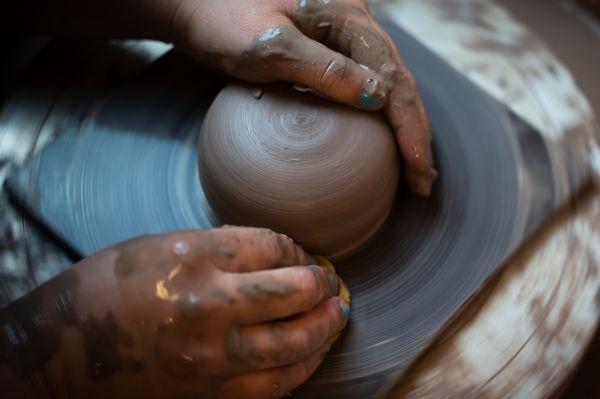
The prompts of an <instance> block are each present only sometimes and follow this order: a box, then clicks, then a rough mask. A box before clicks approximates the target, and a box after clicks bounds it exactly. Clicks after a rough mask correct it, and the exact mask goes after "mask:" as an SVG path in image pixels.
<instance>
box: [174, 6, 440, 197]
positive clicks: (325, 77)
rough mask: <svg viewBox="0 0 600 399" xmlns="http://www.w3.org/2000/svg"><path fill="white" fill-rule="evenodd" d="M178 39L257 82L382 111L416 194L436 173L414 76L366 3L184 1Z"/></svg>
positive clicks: (178, 19) (177, 26) (177, 18)
mask: <svg viewBox="0 0 600 399" xmlns="http://www.w3.org/2000/svg"><path fill="white" fill-rule="evenodd" d="M172 26H173V33H172V37H173V38H174V41H175V42H176V43H178V44H180V45H181V46H182V47H184V48H186V49H187V50H188V51H189V52H190V53H191V54H193V55H194V56H196V58H197V59H198V60H199V61H200V62H203V63H205V64H208V65H210V66H212V67H216V68H218V69H220V70H222V71H225V72H227V73H229V74H231V75H234V76H237V77H239V78H242V79H245V80H249V81H254V82H273V81H277V80H282V81H288V82H292V83H293V84H295V85H296V87H297V88H299V89H300V90H308V91H311V92H313V93H314V94H317V95H320V96H324V97H327V98H329V99H331V100H334V101H339V102H342V103H345V104H348V105H351V106H354V107H357V108H360V109H366V110H379V109H383V110H384V111H385V113H386V115H387V117H388V120H389V122H390V124H391V126H392V127H393V129H394V131H395V134H396V137H397V140H398V143H399V145H400V148H401V151H402V155H403V158H404V161H405V165H406V178H407V180H408V182H409V184H410V186H411V188H412V190H413V191H414V192H416V193H417V194H419V195H423V196H427V195H429V194H430V191H431V185H432V182H433V180H434V179H435V177H436V176H437V173H436V171H435V169H434V168H433V156H432V152H431V132H430V126H429V121H428V119H427V114H426V112H425V109H424V107H423V102H422V101H421V98H420V96H419V93H418V90H417V85H416V83H415V79H414V78H413V76H412V75H411V73H410V72H409V71H408V70H407V69H406V67H405V66H404V64H403V63H402V59H401V57H400V55H399V54H398V52H397V50H396V47H395V46H394V44H393V43H392V41H391V40H390V38H389V37H388V36H387V34H386V33H385V32H384V31H383V29H382V28H381V27H380V26H379V24H378V23H377V22H376V21H375V20H374V19H373V17H372V16H371V13H370V11H369V8H368V6H367V3H366V1H362V0H329V1H324V0H265V1H260V2H257V1H252V0H238V1H222V0H204V1H193V0H188V1H185V0H184V1H182V2H181V5H180V7H179V8H178V9H177V11H176V12H175V13H174V18H173V25H172Z"/></svg>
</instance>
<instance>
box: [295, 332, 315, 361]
mask: <svg viewBox="0 0 600 399" xmlns="http://www.w3.org/2000/svg"><path fill="white" fill-rule="evenodd" d="M310 346H311V336H310V334H309V333H308V331H306V330H304V329H299V330H297V331H296V333H295V334H294V337H293V339H292V340H291V342H290V350H291V351H292V352H295V353H297V354H299V356H302V355H303V354H305V353H306V352H308V349H309V348H310Z"/></svg>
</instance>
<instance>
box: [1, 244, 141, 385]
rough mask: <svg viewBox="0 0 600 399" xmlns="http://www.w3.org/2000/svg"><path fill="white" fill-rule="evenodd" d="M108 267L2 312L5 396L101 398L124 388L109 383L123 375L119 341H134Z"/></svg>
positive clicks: (75, 274) (55, 283) (63, 278)
mask: <svg viewBox="0 0 600 399" xmlns="http://www.w3.org/2000/svg"><path fill="white" fill-rule="evenodd" d="M96 256H97V255H96ZM104 256H109V257H110V256H111V255H110V253H109V254H108V255H104ZM104 265H106V263H103V262H101V261H100V262H98V261H97V259H96V261H95V262H89V261H88V262H86V261H84V262H82V263H80V264H78V265H75V266H74V267H73V268H72V269H70V270H68V271H66V272H64V273H62V274H61V275H60V276H58V277H57V278H55V279H53V280H51V281H49V282H48V283H47V284H44V285H43V286H41V287H39V288H38V289H36V290H35V291H33V292H31V293H30V294H29V295H27V296H25V297H23V298H22V299H20V300H19V301H17V302H15V303H13V304H12V305H10V306H9V307H8V308H6V309H3V310H2V311H1V312H0V389H2V390H3V391H4V392H6V391H8V392H9V395H8V397H45V396H50V397H52V396H58V397H69V396H71V397H80V396H81V395H82V394H83V393H84V392H85V394H86V396H88V397H90V394H91V397H94V395H93V394H94V392H96V393H106V392H111V391H114V390H113V389H112V388H111V387H112V386H113V385H115V382H118V383H120V380H121V378H109V377H116V376H117V375H118V374H120V373H121V372H122V371H123V365H122V364H121V360H123V358H124V356H123V353H122V352H120V349H121V348H119V344H120V342H122V341H123V339H129V340H132V339H133V338H132V337H128V338H125V334H124V332H123V328H122V327H123V324H124V322H123V315H122V314H121V313H120V309H119V306H118V295H117V293H116V288H115V285H114V276H113V275H114V273H113V271H112V268H107V267H104ZM82 268H88V271H89V270H90V268H93V273H89V272H88V273H81V272H80V271H81V269H82ZM129 366H131V365H129ZM131 367H135V364H134V365H133V366H131ZM121 374H122V373H121Z"/></svg>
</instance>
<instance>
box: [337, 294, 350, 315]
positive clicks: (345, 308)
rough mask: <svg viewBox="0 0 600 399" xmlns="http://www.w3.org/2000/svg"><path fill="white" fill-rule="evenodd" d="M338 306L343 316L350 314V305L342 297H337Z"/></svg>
mask: <svg viewBox="0 0 600 399" xmlns="http://www.w3.org/2000/svg"><path fill="white" fill-rule="evenodd" d="M338 306H339V308H340V311H341V312H342V314H343V315H344V317H345V318H348V317H349V316H350V305H349V304H348V302H346V300H345V299H343V298H338Z"/></svg>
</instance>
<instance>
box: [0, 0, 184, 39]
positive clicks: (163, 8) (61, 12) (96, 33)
mask: <svg viewBox="0 0 600 399" xmlns="http://www.w3.org/2000/svg"><path fill="white" fill-rule="evenodd" d="M180 1H183V0H104V1H102V0H12V1H11V2H10V4H9V5H8V10H3V12H2V13H1V14H0V15H1V16H0V19H1V21H0V23H1V26H2V28H1V29H2V30H3V31H5V32H18V33H39V34H50V35H57V36H77V37H79V36H90V37H115V38H147V39H158V40H164V41H171V40H172V39H171V24H172V20H173V16H174V15H175V12H176V10H177V8H178V5H179V3H180Z"/></svg>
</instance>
